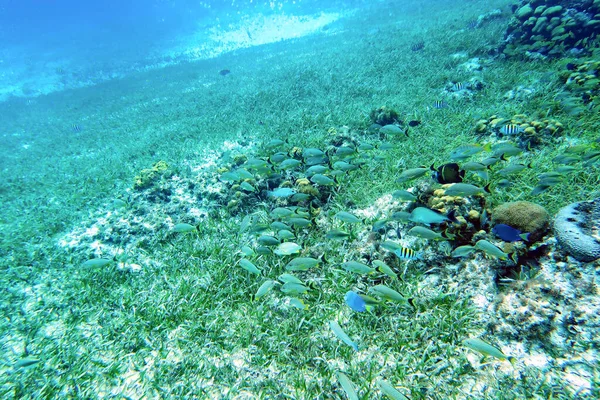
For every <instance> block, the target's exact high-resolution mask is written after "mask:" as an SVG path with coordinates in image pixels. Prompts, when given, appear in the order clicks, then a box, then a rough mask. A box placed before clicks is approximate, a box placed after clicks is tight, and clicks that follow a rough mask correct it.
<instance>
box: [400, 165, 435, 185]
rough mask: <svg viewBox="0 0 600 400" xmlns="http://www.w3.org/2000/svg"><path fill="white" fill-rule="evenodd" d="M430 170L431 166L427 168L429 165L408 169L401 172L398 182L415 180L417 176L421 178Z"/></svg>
mask: <svg viewBox="0 0 600 400" xmlns="http://www.w3.org/2000/svg"><path fill="white" fill-rule="evenodd" d="M428 171H429V168H427V167H418V168H411V169H407V170H405V171H403V172H402V173H401V174H400V176H399V177H398V179H397V180H396V182H398V183H403V182H407V181H410V180H413V179H416V178H420V177H422V176H423V175H425V174H426V173H427V172H428Z"/></svg>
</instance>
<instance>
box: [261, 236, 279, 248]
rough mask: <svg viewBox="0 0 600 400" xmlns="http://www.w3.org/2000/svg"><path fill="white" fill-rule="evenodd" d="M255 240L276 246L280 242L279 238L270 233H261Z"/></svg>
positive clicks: (262, 243) (263, 244)
mask: <svg viewBox="0 0 600 400" xmlns="http://www.w3.org/2000/svg"><path fill="white" fill-rule="evenodd" d="M256 241H257V242H258V244H260V245H262V246H277V245H278V244H279V243H281V242H280V240H279V239H277V238H276V237H274V236H271V235H261V236H260V237H259V238H258V239H257V240H256Z"/></svg>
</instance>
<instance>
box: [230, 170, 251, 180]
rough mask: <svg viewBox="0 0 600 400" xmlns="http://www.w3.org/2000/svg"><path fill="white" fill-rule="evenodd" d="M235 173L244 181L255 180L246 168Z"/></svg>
mask: <svg viewBox="0 0 600 400" xmlns="http://www.w3.org/2000/svg"><path fill="white" fill-rule="evenodd" d="M235 173H236V174H238V176H239V177H240V178H242V179H251V180H253V179H254V175H252V174H251V173H250V171H248V170H247V169H246V168H238V169H236V170H235Z"/></svg>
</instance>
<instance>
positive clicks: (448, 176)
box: [430, 163, 465, 184]
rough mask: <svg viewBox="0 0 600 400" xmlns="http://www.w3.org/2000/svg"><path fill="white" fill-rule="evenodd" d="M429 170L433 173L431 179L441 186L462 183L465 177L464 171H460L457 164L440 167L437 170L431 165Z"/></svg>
mask: <svg viewBox="0 0 600 400" xmlns="http://www.w3.org/2000/svg"><path fill="white" fill-rule="evenodd" d="M430 168H431V170H432V171H434V173H433V178H434V179H435V180H437V181H438V182H439V183H442V184H444V183H458V182H462V181H463V178H464V177H465V171H461V169H460V166H459V165H458V164H457V163H448V164H444V165H440V166H439V167H438V168H437V170H436V169H435V167H434V165H433V164H432V165H431V167H430Z"/></svg>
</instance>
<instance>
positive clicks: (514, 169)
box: [498, 163, 531, 176]
mask: <svg viewBox="0 0 600 400" xmlns="http://www.w3.org/2000/svg"><path fill="white" fill-rule="evenodd" d="M526 168H531V163H529V164H527V165H525V164H509V165H507V166H506V167H504V168H502V169H501V170H500V171H498V174H500V175H502V176H508V175H512V174H516V173H518V172H521V171H523V170H524V169H526Z"/></svg>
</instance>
